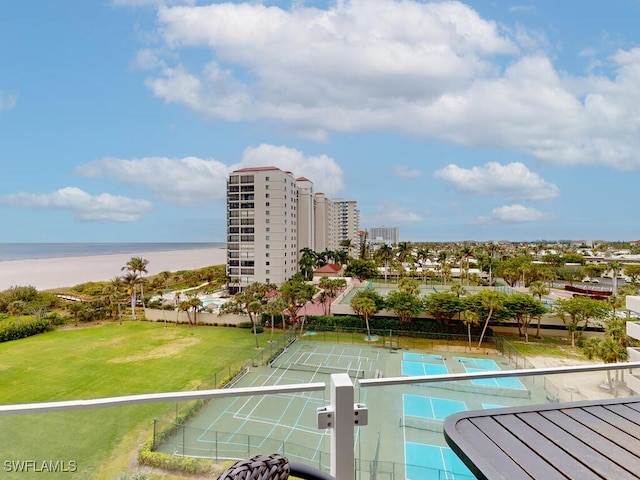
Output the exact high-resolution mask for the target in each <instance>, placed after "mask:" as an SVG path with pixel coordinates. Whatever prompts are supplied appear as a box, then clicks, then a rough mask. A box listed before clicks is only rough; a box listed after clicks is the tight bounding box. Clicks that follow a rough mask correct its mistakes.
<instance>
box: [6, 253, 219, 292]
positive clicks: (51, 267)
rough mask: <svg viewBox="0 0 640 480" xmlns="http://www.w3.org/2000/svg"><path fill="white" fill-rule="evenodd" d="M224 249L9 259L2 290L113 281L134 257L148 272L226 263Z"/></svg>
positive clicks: (45, 288) (173, 270)
mask: <svg viewBox="0 0 640 480" xmlns="http://www.w3.org/2000/svg"><path fill="white" fill-rule="evenodd" d="M226 255H227V250H226V249H225V248H199V249H192V250H168V251H160V252H146V253H145V252H143V253H118V254H111V255H90V256H85V257H64V258H42V259H35V260H33V259H30V260H7V261H2V262H0V291H1V290H6V289H7V288H10V287H13V286H17V285H18V286H26V285H31V286H34V287H36V288H37V289H38V290H49V289H52V288H61V287H72V286H74V285H78V284H80V283H85V282H97V281H102V280H110V279H112V278H113V277H117V276H121V275H122V274H123V273H124V272H123V271H122V270H121V269H122V267H124V266H125V265H126V264H127V262H128V261H129V260H130V259H131V258H132V257H141V258H144V259H146V260H149V264H148V265H147V269H148V271H149V272H148V273H147V274H146V275H147V276H149V275H156V274H158V273H160V272H163V271H169V272H176V271H178V270H194V269H197V268H202V267H208V266H211V265H224V264H225V263H226Z"/></svg>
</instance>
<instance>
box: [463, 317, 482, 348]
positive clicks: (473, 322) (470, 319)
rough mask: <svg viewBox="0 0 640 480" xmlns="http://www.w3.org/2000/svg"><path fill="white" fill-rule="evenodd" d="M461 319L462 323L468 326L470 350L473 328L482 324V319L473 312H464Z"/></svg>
mask: <svg viewBox="0 0 640 480" xmlns="http://www.w3.org/2000/svg"><path fill="white" fill-rule="evenodd" d="M460 319H461V320H462V323H464V324H465V325H466V326H467V336H468V337H469V349H471V326H472V325H477V324H478V323H480V318H479V317H478V314H477V312H474V311H473V310H463V311H462V312H461V313H460Z"/></svg>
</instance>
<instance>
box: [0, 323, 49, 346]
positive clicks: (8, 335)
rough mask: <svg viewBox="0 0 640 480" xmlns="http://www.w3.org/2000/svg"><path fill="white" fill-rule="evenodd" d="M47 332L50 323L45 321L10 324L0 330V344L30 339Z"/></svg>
mask: <svg viewBox="0 0 640 480" xmlns="http://www.w3.org/2000/svg"><path fill="white" fill-rule="evenodd" d="M48 330H51V322H50V321H49V320H45V319H42V320H20V321H18V322H10V323H8V324H6V325H4V326H3V327H2V329H0V343H1V342H9V341H11V340H18V339H20V338H26V337H31V336H33V335H37V334H38V333H43V332H46V331H48Z"/></svg>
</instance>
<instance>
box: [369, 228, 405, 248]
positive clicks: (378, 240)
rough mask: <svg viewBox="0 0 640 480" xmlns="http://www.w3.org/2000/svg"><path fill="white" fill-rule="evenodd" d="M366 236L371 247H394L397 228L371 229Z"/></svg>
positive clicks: (396, 238)
mask: <svg viewBox="0 0 640 480" xmlns="http://www.w3.org/2000/svg"><path fill="white" fill-rule="evenodd" d="M367 236H368V237H369V241H370V242H371V244H372V245H380V244H382V243H386V244H387V245H395V244H396V243H398V227H373V228H369V229H368V231H367Z"/></svg>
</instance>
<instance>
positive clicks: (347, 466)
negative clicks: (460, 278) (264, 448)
mask: <svg viewBox="0 0 640 480" xmlns="http://www.w3.org/2000/svg"><path fill="white" fill-rule="evenodd" d="M634 368H640V361H639V362H628V363H618V364H606V365H584V366H572V367H556V368H542V369H522V370H503V371H499V372H496V371H491V372H479V373H461V374H446V375H427V376H416V377H390V378H371V379H362V380H359V381H358V386H359V387H360V388H375V387H381V386H389V385H409V384H424V383H434V382H452V381H460V380H474V379H487V378H505V377H535V376H544V375H554V374H577V373H583V372H600V371H611V370H617V369H624V370H629V371H631V369H634ZM329 388H330V402H329V404H328V405H326V406H325V407H321V408H318V409H317V412H316V414H317V417H318V428H328V429H329V430H330V431H331V469H330V470H331V474H332V475H333V476H335V477H336V478H337V479H338V480H354V478H355V470H356V469H355V455H354V432H355V430H354V428H355V426H356V425H358V426H362V425H366V423H367V416H369V417H371V416H372V415H373V412H372V413H369V412H368V411H367V409H366V406H365V405H363V404H358V403H354V384H353V382H352V380H351V378H350V377H349V376H348V375H347V374H346V373H338V374H333V375H331V381H330V385H329ZM326 389H327V385H326V384H325V383H322V382H316V383H302V384H290V385H276V386H260V387H249V388H228V389H215V390H199V391H187V392H168V393H155V394H144V395H130V396H121V397H110V398H97V399H91V400H71V401H60V402H45V403H30V404H16V405H1V406H0V416H8V415H22V414H33V413H43V412H59V411H70V410H86V409H95V408H107V407H121V406H126V405H139V404H146V403H154V402H167V401H184V400H197V399H216V398H225V397H227V398H228V397H244V396H254V395H255V396H259V395H269V394H279V393H302V392H314V391H324V390H326ZM376 413H377V414H380V415H383V414H384V412H376ZM372 420H374V419H373V418H369V421H372ZM264 453H272V452H264Z"/></svg>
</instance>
